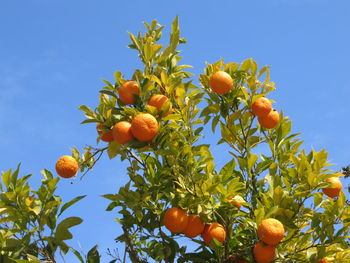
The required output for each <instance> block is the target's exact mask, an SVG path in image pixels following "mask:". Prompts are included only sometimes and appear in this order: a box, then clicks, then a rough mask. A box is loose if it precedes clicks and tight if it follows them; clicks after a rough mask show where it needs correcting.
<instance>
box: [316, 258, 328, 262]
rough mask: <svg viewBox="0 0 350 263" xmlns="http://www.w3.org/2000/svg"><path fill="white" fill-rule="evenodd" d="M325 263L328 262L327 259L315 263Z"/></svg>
mask: <svg viewBox="0 0 350 263" xmlns="http://www.w3.org/2000/svg"><path fill="white" fill-rule="evenodd" d="M327 262H328V260H327V258H321V259H319V260H318V261H317V263H327Z"/></svg>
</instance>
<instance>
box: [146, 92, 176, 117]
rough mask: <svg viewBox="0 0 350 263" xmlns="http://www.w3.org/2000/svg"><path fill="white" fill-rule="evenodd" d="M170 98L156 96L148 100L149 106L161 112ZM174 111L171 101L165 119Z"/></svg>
mask: <svg viewBox="0 0 350 263" xmlns="http://www.w3.org/2000/svg"><path fill="white" fill-rule="evenodd" d="M168 101H169V98H168V97H167V96H164V95H161V94H155V95H153V96H152V97H151V98H150V99H149V100H148V105H151V106H153V107H156V108H157V109H158V111H160V110H161V108H162V106H163V105H164V103H166V102H168ZM171 111H172V105H171V102H170V101H169V110H168V111H167V112H166V113H164V114H163V116H164V117H166V116H168V115H169V114H170V112H171Z"/></svg>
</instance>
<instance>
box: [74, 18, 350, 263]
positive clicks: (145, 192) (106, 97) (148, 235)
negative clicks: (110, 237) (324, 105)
mask: <svg viewBox="0 0 350 263" xmlns="http://www.w3.org/2000/svg"><path fill="white" fill-rule="evenodd" d="M145 26H146V28H147V31H146V33H144V34H141V33H139V34H138V35H137V36H135V35H133V34H131V33H130V34H129V35H130V39H131V42H132V44H131V45H129V48H131V49H134V50H136V51H137V52H138V56H139V58H140V59H141V61H142V63H143V65H144V69H142V70H141V69H137V70H135V72H134V74H133V76H131V78H130V79H132V80H135V81H137V82H138V83H140V86H141V87H142V88H141V94H140V96H135V97H136V101H137V102H136V105H135V106H134V107H132V108H131V107H127V106H126V105H124V104H123V103H122V102H121V101H120V100H119V98H118V88H119V86H120V85H121V84H122V83H123V82H125V79H124V77H123V75H122V73H121V72H119V71H117V72H115V74H114V77H115V82H114V83H113V84H112V83H111V82H108V81H104V82H105V83H106V84H107V86H105V87H103V88H102V90H100V94H101V95H100V104H99V106H98V107H97V108H96V109H95V110H92V109H90V108H89V107H87V106H85V105H83V106H81V107H80V109H81V110H83V111H84V112H85V116H86V117H87V119H86V120H84V121H83V123H88V122H102V123H104V124H106V125H107V126H113V125H114V124H115V123H117V122H119V121H121V120H128V121H130V120H131V119H132V117H133V116H134V115H135V114H137V113H138V112H149V113H151V114H153V115H154V116H155V117H157V119H158V121H159V124H160V125H161V127H160V131H159V133H158V135H157V137H156V138H155V139H154V140H153V141H152V142H150V143H141V142H138V141H137V140H134V141H132V142H130V143H128V144H125V145H119V144H117V143H115V142H112V143H110V144H109V145H108V148H101V149H96V148H92V147H91V148H87V151H86V152H85V153H84V155H83V156H85V155H88V156H93V155H96V154H97V153H101V152H103V151H104V150H107V151H108V154H109V157H110V158H111V159H113V158H115V157H117V156H118V157H120V159H121V160H122V161H124V160H126V161H128V162H129V167H128V175H129V178H130V180H129V182H128V183H127V184H126V185H125V186H123V187H121V188H120V190H119V192H118V193H115V194H107V195H104V197H105V198H107V199H109V200H110V201H111V203H110V205H109V206H108V208H107V210H108V211H110V210H113V209H115V208H118V209H119V211H118V212H119V214H120V217H119V218H118V222H119V223H120V224H121V225H122V228H123V230H124V234H123V235H121V236H119V237H117V239H116V240H117V241H118V242H124V243H125V244H126V247H127V252H128V253H129V256H130V258H131V260H132V261H133V262H150V259H151V258H152V259H153V260H154V261H156V262H161V261H165V262H173V261H175V260H177V261H178V262H203V260H205V262H230V260H231V259H232V258H234V257H235V256H239V257H243V258H245V259H247V260H248V261H250V262H253V261H254V259H253V256H252V248H253V247H254V245H255V244H256V243H257V241H258V237H257V233H256V229H257V225H258V224H259V223H260V222H261V221H262V220H263V219H265V218H269V217H273V218H276V219H278V220H279V221H281V222H282V223H283V225H284V226H285V228H286V231H287V233H286V236H285V238H284V239H283V241H282V242H281V243H280V244H279V245H278V246H277V248H278V257H277V259H276V260H275V261H274V262H297V261H298V262H315V260H316V259H317V258H322V257H325V256H328V257H330V258H333V260H334V261H333V262H347V261H350V249H349V239H348V237H347V236H348V234H349V223H350V218H349V216H350V208H349V206H348V204H347V203H346V200H345V199H346V198H345V195H344V193H341V194H340V196H339V198H337V199H334V200H333V199H330V198H327V197H326V196H325V195H323V194H322V193H321V192H320V189H322V188H324V187H326V186H329V183H325V182H324V181H325V179H327V178H329V177H333V176H339V174H338V173H337V172H335V171H332V170H330V169H329V166H330V163H329V162H328V161H327V152H326V151H325V150H321V151H316V150H312V151H311V152H309V153H307V152H305V150H302V149H301V145H302V141H301V140H300V139H299V137H298V136H299V134H292V133H291V121H290V120H289V118H288V117H286V116H284V113H283V112H282V111H280V113H279V115H280V123H279V125H278V127H277V128H275V129H264V128H262V127H261V126H260V125H259V124H258V122H257V120H256V118H255V116H254V115H253V114H252V113H251V105H252V103H253V102H254V101H255V100H256V99H257V98H260V97H262V96H268V95H269V93H270V92H271V91H273V90H275V83H274V82H272V81H271V79H270V71H269V67H268V66H265V67H262V68H259V67H258V65H257V63H256V62H255V61H254V60H253V59H247V60H245V61H243V62H242V63H231V62H230V63H224V61H223V60H219V61H217V62H215V63H213V64H210V63H207V65H206V68H205V70H204V73H203V74H201V75H200V84H201V86H197V85H195V84H193V82H192V79H189V78H190V76H191V74H190V73H189V72H187V71H186V69H187V68H189V67H190V66H188V65H180V64H179V62H180V60H181V57H180V56H179V53H180V52H179V51H178V50H177V47H178V46H179V45H180V44H183V43H185V40H184V39H183V38H181V37H180V30H179V26H178V19H177V18H176V19H175V20H174V22H173V24H172V28H171V34H170V43H169V44H168V45H167V46H165V45H163V44H160V39H161V33H162V30H163V26H160V25H158V24H157V22H156V21H152V23H151V24H147V23H145ZM218 70H224V71H225V72H227V73H229V74H230V76H231V77H232V78H233V81H234V88H233V90H232V91H231V92H230V93H228V94H225V95H218V94H215V93H214V92H212V91H211V89H210V87H209V78H210V76H211V74H212V73H214V72H216V71H218ZM156 93H157V94H163V95H165V96H167V97H168V98H170V101H171V103H172V106H173V112H172V113H171V114H170V115H168V116H167V117H165V118H164V117H163V118H162V114H159V112H158V111H157V110H156V109H154V108H152V107H150V106H149V105H147V103H146V102H147V100H148V98H149V97H150V96H151V95H152V94H156ZM168 108H169V107H168ZM167 110H168V109H166V111H167ZM166 111H165V112H166ZM207 124H210V126H211V129H212V132H213V133H214V132H215V131H216V130H217V129H220V132H221V136H220V138H219V140H218V144H225V145H227V148H228V151H227V153H226V155H228V156H230V160H229V161H228V162H227V163H226V164H225V165H224V166H223V167H222V168H221V169H220V168H219V167H217V166H216V165H215V162H214V158H213V155H212V153H211V149H212V147H213V146H212V145H209V144H205V143H201V141H203V140H204V138H203V134H202V132H203V131H206V130H205V127H206V125H207ZM206 132H207V133H209V132H210V131H206ZM222 154H223V155H224V153H222ZM81 164H82V166H81V168H82V170H83V171H84V169H91V164H94V161H93V158H90V159H89V164H87V163H86V162H85V161H81ZM89 165H90V166H89ZM236 195H239V196H241V197H243V198H244V200H245V201H244V202H243V205H244V207H245V208H244V209H242V210H238V209H237V208H236V207H235V206H232V205H230V204H229V202H228V198H229V197H231V196H236ZM170 207H181V208H182V209H184V210H186V211H187V212H188V213H189V214H190V213H193V214H198V215H200V216H201V218H202V219H203V220H204V221H205V222H207V223H210V222H213V221H215V222H219V223H221V224H222V225H223V226H224V227H225V229H226V231H227V234H228V235H227V236H228V237H227V239H226V242H225V243H224V245H223V246H221V244H220V243H217V242H213V243H212V244H211V245H210V247H207V246H205V244H204V242H203V241H201V240H199V239H192V242H194V243H195V244H197V245H198V248H197V249H196V250H195V252H193V251H188V249H187V248H186V246H184V245H183V244H184V243H183V242H182V241H181V242H177V239H178V237H181V236H183V235H181V234H172V235H169V232H165V230H164V228H163V227H162V224H163V223H162V217H163V215H164V212H165V210H166V209H168V208H170ZM180 240H182V239H180ZM188 242H190V239H188Z"/></svg>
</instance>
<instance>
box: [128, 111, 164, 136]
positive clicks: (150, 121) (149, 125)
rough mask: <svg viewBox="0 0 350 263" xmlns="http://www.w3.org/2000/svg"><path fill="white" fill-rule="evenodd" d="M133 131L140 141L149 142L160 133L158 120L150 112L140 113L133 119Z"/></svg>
mask: <svg viewBox="0 0 350 263" xmlns="http://www.w3.org/2000/svg"><path fill="white" fill-rule="evenodd" d="M131 132H132V134H133V135H134V136H135V138H136V139H138V140H139V141H142V142H149V141H151V140H152V139H153V138H154V137H155V136H156V135H157V133H158V122H157V120H156V118H154V117H153V115H151V114H149V113H139V114H138V115H136V116H135V117H134V118H133V119H132V121H131Z"/></svg>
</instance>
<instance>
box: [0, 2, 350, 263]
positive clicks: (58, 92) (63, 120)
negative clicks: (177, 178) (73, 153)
mask: <svg viewBox="0 0 350 263" xmlns="http://www.w3.org/2000/svg"><path fill="white" fill-rule="evenodd" d="M349 8H350V3H349V2H348V1H346V0H343V1H342V0H338V1H330V0H289V1H288V0H266V1H260V0H256V1H254V0H249V1H234V0H226V1H207V0H202V1H183V0H178V1H171V2H168V1H140V0H135V1H116V0H114V1H112V0H103V1H97V0H75V1H68V0H65V1H54V0H22V1H19V0H12V1H6V0H2V1H1V2H0V36H1V37H0V122H1V129H0V148H1V149H2V154H1V167H0V170H1V171H5V170H7V169H9V168H15V167H16V166H17V164H18V163H19V162H21V163H22V174H27V173H34V174H35V175H36V177H39V176H40V175H39V172H40V170H41V169H43V168H47V169H50V170H54V164H55V161H56V160H57V158H58V157H59V156H61V155H64V154H67V153H69V148H70V147H74V146H76V147H78V148H82V147H83V146H84V145H86V144H94V143H95V137H96V131H95V129H94V127H93V125H80V124H79V123H80V121H81V120H82V119H83V116H82V113H81V112H79V111H78V110H77V107H78V106H80V105H81V104H86V105H89V106H92V107H94V106H96V103H97V101H98V95H97V91H98V89H99V88H100V87H102V86H103V83H102V82H101V81H100V79H101V78H105V79H107V80H112V79H113V72H114V71H115V70H120V71H122V72H123V73H124V74H125V76H126V77H128V76H129V77H130V76H131V73H132V72H133V70H134V69H136V68H137V67H139V63H138V61H137V56H136V54H135V52H134V51H132V50H128V49H127V48H126V46H127V45H128V43H129V38H128V35H127V32H128V31H129V32H133V33H136V32H138V31H139V30H143V29H144V28H143V25H142V22H143V21H150V20H153V19H157V20H158V21H159V23H160V24H162V25H166V26H168V27H169V26H170V24H171V21H172V20H173V19H174V17H175V16H176V15H179V19H180V26H181V30H182V35H183V36H184V37H185V38H186V39H187V41H188V44H186V45H184V46H182V47H181V49H182V50H183V53H182V54H183V56H184V57H185V58H184V60H183V62H184V63H185V64H190V65H193V66H194V68H193V69H192V72H193V73H195V74H196V75H197V76H198V75H199V74H200V73H201V72H202V71H203V68H204V63H205V61H208V62H214V61H216V60H218V59H219V58H221V57H222V58H224V59H225V61H226V62H231V61H232V62H241V61H242V60H244V59H245V58H248V57H252V58H254V59H255V60H256V61H257V62H258V64H259V65H260V66H263V65H271V66H272V68H271V71H272V79H273V80H274V81H275V82H276V86H277V91H276V92H274V93H273V94H272V96H271V98H272V99H275V100H276V101H277V103H276V104H275V107H276V108H277V109H278V110H281V109H283V111H284V112H285V114H286V115H287V116H289V117H290V118H291V119H292V120H293V130H294V131H295V132H302V139H303V140H304V141H305V144H304V147H305V148H306V149H311V147H314V148H315V149H316V150H320V149H322V148H326V149H327V150H328V151H329V158H330V160H331V162H333V163H335V166H334V169H339V168H340V167H341V166H344V165H347V164H350V151H349V149H350V137H349V136H348V134H349V130H350V122H349V117H348V115H349V112H350V110H349V97H350V80H349V78H348V70H349V69H348V65H349V62H348V61H349V59H350V51H349V46H350V36H349V34H348V28H349V25H350V19H349V18H348V12H347V10H349ZM214 153H215V154H216V156H217V159H218V161H219V163H220V162H221V163H223V160H224V157H221V156H220V155H219V152H218V151H216V152H214ZM126 181H127V177H126V173H125V167H124V165H122V164H120V162H119V161H118V160H117V159H115V160H112V161H109V160H107V158H104V159H103V160H101V161H100V163H99V164H98V165H97V167H96V168H95V169H94V171H93V172H91V173H90V174H89V175H88V176H86V177H85V178H84V180H83V181H77V182H75V183H74V184H70V182H69V181H67V180H66V181H64V180H61V182H60V185H59V190H58V192H59V193H60V194H61V195H62V197H63V198H64V200H65V201H68V200H70V199H71V198H73V197H75V196H77V195H82V194H88V197H87V198H86V199H84V200H83V201H81V202H80V203H79V204H78V205H76V207H75V210H74V211H73V210H71V211H70V212H69V213H67V216H68V215H79V216H81V217H82V218H84V220H85V221H84V223H83V224H82V225H81V226H79V227H75V229H74V230H73V233H74V234H75V239H74V240H73V241H72V244H73V245H74V246H75V247H77V244H78V242H79V244H80V245H81V247H82V249H83V250H84V251H85V252H86V251H87V250H88V249H89V248H91V247H92V246H93V245H95V244H99V246H100V251H101V253H102V254H103V256H104V257H103V258H102V262H107V260H108V259H109V258H108V257H106V255H105V252H106V249H107V247H110V248H115V244H114V242H113V238H114V237H116V236H117V235H119V234H120V228H119V226H118V224H117V223H115V222H113V217H115V213H113V212H112V213H110V212H109V213H107V212H105V211H104V209H105V207H106V206H107V204H108V202H107V201H105V200H103V199H102V198H101V197H99V196H100V195H101V194H106V193H114V192H116V191H117V190H118V188H119V187H120V186H121V185H122V184H123V183H125V182H126ZM347 184H349V182H347ZM120 252H122V250H121V251H120ZM66 261H67V262H70V263H74V262H76V261H75V260H74V259H73V258H71V257H70V256H69V257H67V259H66Z"/></svg>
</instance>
